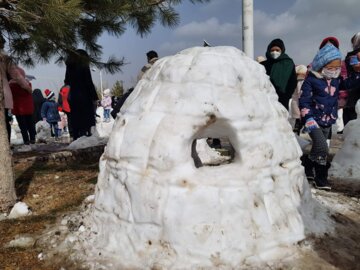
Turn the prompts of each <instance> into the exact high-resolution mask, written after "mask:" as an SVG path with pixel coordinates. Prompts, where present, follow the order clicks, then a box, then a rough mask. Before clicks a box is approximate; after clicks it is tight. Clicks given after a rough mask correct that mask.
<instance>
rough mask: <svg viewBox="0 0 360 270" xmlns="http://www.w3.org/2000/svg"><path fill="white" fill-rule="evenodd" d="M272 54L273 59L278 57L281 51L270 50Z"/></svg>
mask: <svg viewBox="0 0 360 270" xmlns="http://www.w3.org/2000/svg"><path fill="white" fill-rule="evenodd" d="M270 55H271V57H272V58H273V59H277V58H278V57H279V56H280V55H281V52H278V51H272V52H270Z"/></svg>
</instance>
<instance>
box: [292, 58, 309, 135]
mask: <svg viewBox="0 0 360 270" xmlns="http://www.w3.org/2000/svg"><path fill="white" fill-rule="evenodd" d="M295 72H296V77H297V86H296V88H295V91H294V93H293V95H292V97H291V118H292V119H294V120H295V123H294V128H293V131H294V132H295V133H296V134H297V135H300V130H301V128H302V124H301V120H300V110H299V98H300V95H301V86H302V84H303V82H304V80H305V77H306V73H307V67H306V66H304V65H298V66H296V67H295Z"/></svg>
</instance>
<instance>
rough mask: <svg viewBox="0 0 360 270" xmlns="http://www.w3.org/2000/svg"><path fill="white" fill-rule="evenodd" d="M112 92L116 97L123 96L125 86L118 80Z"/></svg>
mask: <svg viewBox="0 0 360 270" xmlns="http://www.w3.org/2000/svg"><path fill="white" fill-rule="evenodd" d="M111 94H112V95H113V96H115V97H121V96H122V95H123V94H124V87H123V84H122V82H121V81H116V82H115V84H114V85H113V87H112V89H111Z"/></svg>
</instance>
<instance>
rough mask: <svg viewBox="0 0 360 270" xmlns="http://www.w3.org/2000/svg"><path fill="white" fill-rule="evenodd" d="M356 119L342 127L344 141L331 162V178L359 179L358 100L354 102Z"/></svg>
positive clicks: (359, 132)
mask: <svg viewBox="0 0 360 270" xmlns="http://www.w3.org/2000/svg"><path fill="white" fill-rule="evenodd" d="M356 113H357V119H355V120H352V121H350V122H349V123H348V124H347V125H346V126H345V129H344V132H343V136H344V143H343V145H342V147H341V149H340V150H339V151H338V152H337V153H336V155H335V156H334V159H333V160H332V162H331V167H330V169H329V175H330V176H331V177H332V178H337V179H346V180H355V181H357V182H359V180H360V100H359V101H358V102H357V103H356Z"/></svg>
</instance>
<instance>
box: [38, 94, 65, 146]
mask: <svg viewBox="0 0 360 270" xmlns="http://www.w3.org/2000/svg"><path fill="white" fill-rule="evenodd" d="M44 93H45V97H46V101H45V102H44V103H43V105H42V106H41V117H42V119H43V120H44V121H46V122H48V123H49V124H50V128H51V132H52V133H53V134H54V135H55V140H56V141H57V140H58V138H59V128H58V122H59V121H60V120H61V119H60V115H59V111H58V106H59V104H58V103H57V102H55V94H54V92H53V91H50V90H49V89H45V91H44Z"/></svg>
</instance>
